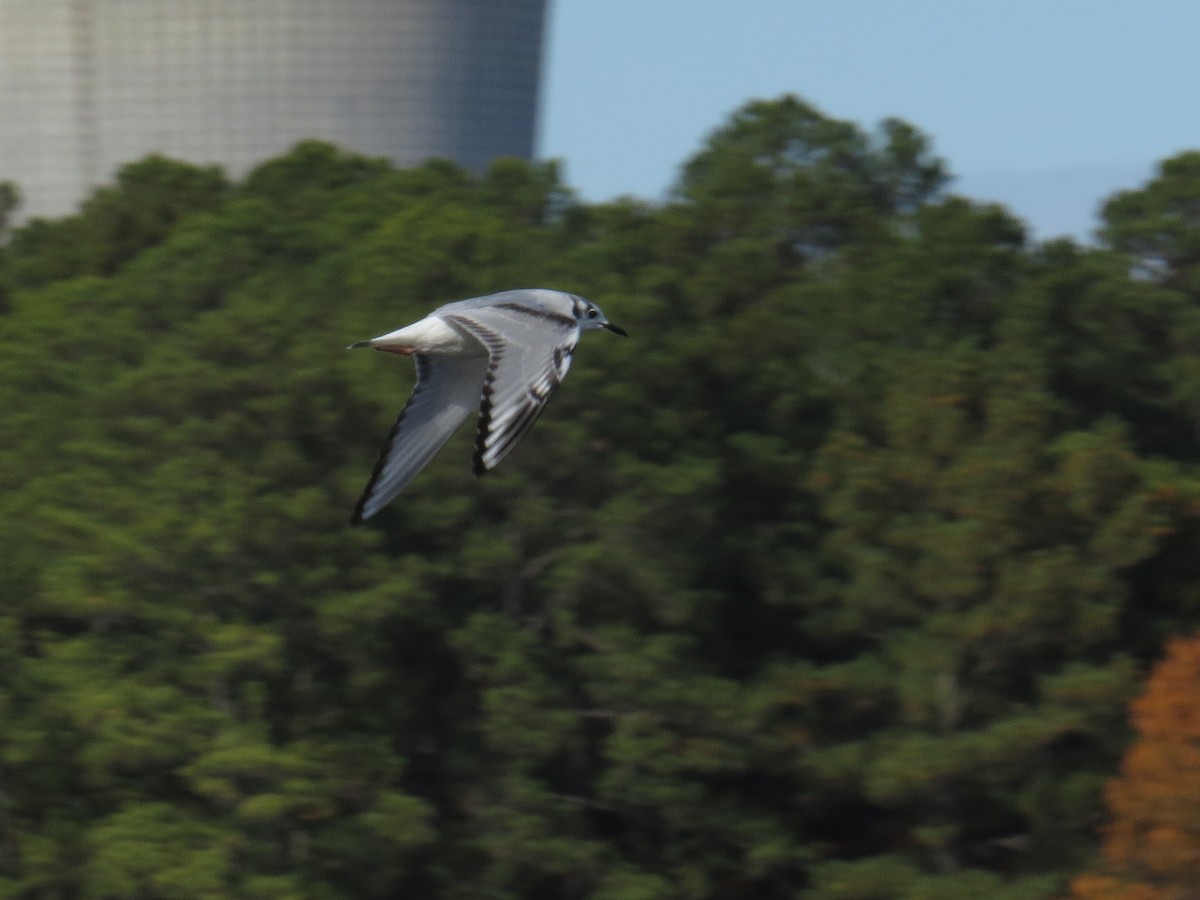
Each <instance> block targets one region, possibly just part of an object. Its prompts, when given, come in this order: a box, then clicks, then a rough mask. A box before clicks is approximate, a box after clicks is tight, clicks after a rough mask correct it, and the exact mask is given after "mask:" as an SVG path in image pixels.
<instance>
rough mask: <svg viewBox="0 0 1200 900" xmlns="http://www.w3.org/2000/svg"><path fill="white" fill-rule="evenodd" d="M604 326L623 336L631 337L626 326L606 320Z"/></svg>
mask: <svg viewBox="0 0 1200 900" xmlns="http://www.w3.org/2000/svg"><path fill="white" fill-rule="evenodd" d="M604 327H605V328H607V329H608V330H609V331H611V332H612V333H613V334H619V335H620V336H621V337H629V332H628V331H626V330H625V329H624V328H621V327H620V326H619V325H614V324H613V323H612V322H605V323H604Z"/></svg>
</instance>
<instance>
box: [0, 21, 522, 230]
mask: <svg viewBox="0 0 1200 900" xmlns="http://www.w3.org/2000/svg"><path fill="white" fill-rule="evenodd" d="M545 6H546V0H0V180H10V181H14V182H16V183H17V186H18V188H19V190H20V192H21V195H22V198H23V204H22V208H21V215H22V217H26V216H30V215H42V216H44V215H59V214H63V213H67V212H70V211H72V210H73V209H74V208H75V207H76V206H77V205H78V203H79V201H80V200H81V199H83V198H84V197H85V196H86V195H87V193H89V192H90V190H91V189H92V188H94V187H95V186H97V185H99V184H102V183H105V182H107V181H110V180H111V179H112V176H113V174H114V172H115V171H116V169H117V168H119V167H120V166H121V165H123V164H125V163H127V162H130V161H133V160H136V159H140V158H142V157H144V156H146V155H147V154H150V153H162V154H165V155H167V156H171V157H175V158H178V159H184V160H188V161H191V162H197V163H220V164H221V165H223V166H225V167H226V169H227V170H228V171H230V172H231V173H232V174H234V175H239V174H241V173H243V172H245V171H246V170H247V169H249V168H251V167H252V166H253V165H254V164H256V163H258V162H260V161H262V160H264V159H267V158H269V157H272V156H276V155H278V154H280V153H282V152H284V151H286V150H287V149H288V148H289V147H290V146H292V145H293V144H295V143H296V142H297V141H300V140H304V139H307V138H318V139H321V140H326V141H330V142H332V143H335V144H338V145H340V146H343V147H346V148H347V149H350V150H355V151H358V152H361V153H366V154H369V155H375V156H385V157H389V158H390V159H392V160H393V161H395V162H396V163H397V164H400V165H412V164H417V163H420V162H422V161H424V160H425V159H428V158H430V157H443V158H447V159H452V160H455V161H456V162H459V163H461V164H463V165H465V166H467V167H468V168H471V169H474V170H479V169H481V168H483V167H484V166H485V165H486V164H487V162H488V161H489V160H490V159H493V158H495V157H497V156H520V157H525V158H529V157H531V156H532V154H533V145H534V137H535V125H536V117H537V99H538V86H539V80H540V68H541V51H542V42H543V30H544V23H545Z"/></svg>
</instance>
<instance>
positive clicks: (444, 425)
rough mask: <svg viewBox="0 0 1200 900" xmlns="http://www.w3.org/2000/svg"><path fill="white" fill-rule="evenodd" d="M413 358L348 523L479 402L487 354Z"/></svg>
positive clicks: (384, 495) (416, 467)
mask: <svg viewBox="0 0 1200 900" xmlns="http://www.w3.org/2000/svg"><path fill="white" fill-rule="evenodd" d="M413 358H414V359H415V360H416V364H417V384H416V386H415V387H414V388H413V392H412V396H411V397H409V398H408V403H406V404H405V405H404V409H403V410H401V411H400V417H399V418H398V419H396V424H395V425H393V426H392V430H391V433H390V434H388V438H387V441H386V442H385V443H384V445H383V450H382V451H381V452H380V454H379V461H378V462H376V463H375V470H374V471H373V472H372V473H371V479H370V481H368V482H367V486H366V489H365V490H364V491H363V495H362V497H360V498H359V501H358V505H357V506H355V507H354V515H352V516H351V517H350V521H351V523H352V524H358V523H359V522H361V521H363V520H364V519H369V518H370V517H371V516H373V515H375V513H377V512H379V510H381V509H383V507H384V506H386V505H387V504H388V503H389V502H390V501H391V500H392V498H393V497H395V496H396V495H397V494H398V493H400V491H402V490H403V489H404V486H405V485H407V484H408V483H409V482H410V481H412V480H413V478H415V477H416V475H417V473H418V472H420V471H421V470H422V469H423V468H425V466H427V465H428V464H429V461H430V460H431V459H433V457H434V455H435V454H436V453H437V452H438V451H439V450H440V449H442V445H443V444H445V443H446V441H448V440H449V439H450V435H452V434H453V433H454V432H455V430H456V429H457V428H458V426H459V425H461V424H462V421H463V419H465V418H466V417H467V416H468V415H470V414H471V412H472V411H473V410H474V409H475V407H476V405H478V403H479V398H480V394H481V391H482V389H483V381H484V377H485V375H486V374H487V371H488V365H489V360H488V357H486V356H429V355H426V354H422V353H418V354H416V356H414V357H413Z"/></svg>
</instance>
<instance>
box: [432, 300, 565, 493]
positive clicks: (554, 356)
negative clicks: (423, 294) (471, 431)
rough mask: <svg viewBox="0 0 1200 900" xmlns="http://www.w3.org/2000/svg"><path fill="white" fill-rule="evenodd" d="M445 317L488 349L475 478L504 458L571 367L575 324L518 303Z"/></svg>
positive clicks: (477, 437) (536, 307) (556, 315)
mask: <svg viewBox="0 0 1200 900" xmlns="http://www.w3.org/2000/svg"><path fill="white" fill-rule="evenodd" d="M445 318H447V319H449V320H450V321H452V322H454V323H455V324H457V325H459V326H460V327H462V328H464V329H466V330H467V331H468V332H470V334H471V335H473V336H474V337H475V338H477V339H478V340H479V341H480V342H481V343H482V344H483V345H484V346H485V347H487V350H488V364H487V374H486V376H485V378H484V381H483V392H482V394H483V396H482V400H481V403H480V408H479V430H478V432H477V433H476V436H475V456H474V470H475V473H476V474H477V475H479V474H482V473H484V472H486V471H487V470H488V469H491V468H494V467H495V466H496V465H497V464H498V463H499V462H500V461H501V460H502V459H504V457H506V456H508V454H509V453H511V452H512V450H513V448H514V447H516V446H517V444H518V443H520V441H521V438H522V437H524V436H525V434H526V433H527V432H528V431H529V429H530V428H531V427H533V423H534V422H536V421H537V418H538V416H539V415H541V412H542V410H543V409H544V408H545V405H546V401H547V400H549V399H550V394H551V393H552V392H553V391H554V389H555V388H556V387H558V384H559V382H561V381H562V379H563V378H564V377H565V376H566V374H567V370H568V369H569V368H570V367H571V357H572V354H573V353H574V352H575V345H576V344H577V343H578V342H579V325H578V323H577V322H576V321H575V319H574V317H572V316H564V315H561V314H558V313H556V312H553V311H548V310H545V309H543V308H540V307H538V306H527V305H523V304H521V303H519V302H513V303H499V304H492V305H489V306H485V307H480V308H476V309H469V310H463V311H462V312H455V313H451V314H448V315H446V316H445Z"/></svg>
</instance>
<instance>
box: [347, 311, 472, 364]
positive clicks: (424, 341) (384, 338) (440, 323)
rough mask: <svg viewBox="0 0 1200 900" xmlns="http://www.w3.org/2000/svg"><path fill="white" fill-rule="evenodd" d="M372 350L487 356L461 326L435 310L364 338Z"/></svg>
mask: <svg viewBox="0 0 1200 900" xmlns="http://www.w3.org/2000/svg"><path fill="white" fill-rule="evenodd" d="M364 343H365V344H367V345H368V346H371V347H374V348H375V349H376V350H386V351H388V352H390V353H401V354H403V355H405V356H411V355H412V354H414V353H429V354H433V355H435V356H487V348H486V347H484V346H483V344H481V343H479V341H477V340H476V339H475V338H473V337H471V336H470V334H468V333H467V332H466V331H464V330H463V329H462V328H456V327H455V326H453V325H451V324H450V323H449V322H447V321H446V320H445V319H443V318H442V317H441V316H439V315H438V314H437V313H431V314H430V315H428V316H426V317H425V318H423V319H421V320H420V321H419V322H413V323H412V324H411V325H405V326H404V327H403V328H398V329H397V330H395V331H390V332H388V333H387V334H381V335H380V336H379V337H377V338H371V340H369V341H364Z"/></svg>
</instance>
